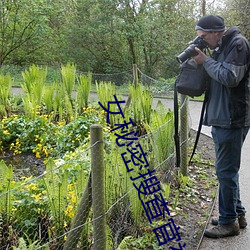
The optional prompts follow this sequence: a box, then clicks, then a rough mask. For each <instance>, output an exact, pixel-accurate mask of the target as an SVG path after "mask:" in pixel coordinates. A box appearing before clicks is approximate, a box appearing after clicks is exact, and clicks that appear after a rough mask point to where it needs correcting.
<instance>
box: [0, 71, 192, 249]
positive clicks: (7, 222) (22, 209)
mask: <svg viewBox="0 0 250 250" xmlns="http://www.w3.org/2000/svg"><path fill="white" fill-rule="evenodd" d="M139 72H140V74H141V81H142V83H144V84H146V85H150V86H152V85H153V83H156V84H159V81H156V80H154V79H152V78H150V77H148V76H146V75H145V74H143V73H142V72H141V71H139ZM131 76H132V75H131ZM105 77H106V79H107V78H108V77H110V75H109V76H105ZM95 79H96V80H97V79H98V81H106V80H104V78H102V76H101V75H96V78H95ZM109 79H111V78H109ZM149 82H150V84H149ZM161 83H162V82H161ZM169 91H172V90H171V88H170V87H169ZM185 105H187V99H185V101H184V102H183V103H182V106H181V107H180V109H182V108H183V107H184V108H185ZM173 130H174V126H173V116H172V117H170V118H169V120H168V121H167V122H166V123H164V124H162V125H161V126H159V127H158V128H157V129H154V130H152V132H150V133H148V134H146V135H143V136H141V137H136V136H134V139H133V141H132V142H133V143H132V142H131V141H128V140H122V141H123V142H120V141H119V142H118V139H117V137H116V138H115V134H116V131H113V132H112V131H111V132H110V136H111V137H112V138H111V139H109V140H107V138H101V139H96V141H95V142H93V143H92V145H91V146H89V147H88V148H86V147H84V148H81V149H78V150H77V151H76V152H75V153H74V156H76V155H77V157H74V158H70V157H68V158H67V157H66V158H65V159H61V160H52V159H48V161H47V162H46V163H45V164H44V165H43V166H42V168H43V171H44V172H43V174H40V175H38V176H35V177H34V176H30V177H23V178H21V179H19V180H18V182H19V183H20V185H19V186H17V187H16V186H15V188H12V187H13V186H14V183H15V182H16V181H17V180H16V179H15V171H13V169H12V168H11V167H10V166H7V165H6V164H5V163H4V162H3V161H2V162H1V163H0V164H1V166H0V180H1V182H0V190H1V193H0V209H1V213H0V247H1V249H53V250H54V249H55V250H57V249H64V250H67V249H98V250H102V249H108V250H111V249H120V250H122V249H136V247H135V246H134V247H133V241H135V239H137V238H138V237H140V236H142V235H145V234H147V235H148V237H150V240H149V241H150V244H152V246H155V249H158V248H159V246H162V247H163V246H164V245H165V244H167V246H168V247H170V246H172V247H173V249H182V248H181V247H183V248H184V247H185V243H184V242H183V243H180V242H181V241H180V239H181V238H180V235H179V232H178V230H179V228H178V225H175V224H174V220H173V218H172V217H171V211H169V210H168V207H167V202H166V201H164V199H162V197H163V196H162V192H164V193H166V192H167V188H168V187H169V183H171V181H172V180H173V178H174V177H175V175H176V173H177V172H176V168H175V151H174V140H173V134H174V131H173ZM120 133H121V134H122V133H123V132H122V131H120ZM135 135H136V134H135ZM128 142H130V143H128ZM182 144H185V140H184V141H182ZM97 145H99V146H101V147H102V148H101V149H100V148H99V150H101V151H103V152H105V154H104V158H103V159H102V156H101V154H100V151H99V152H97V153H94V154H95V156H94V158H91V162H92V164H93V161H95V160H96V161H95V163H94V165H95V166H94V167H96V165H98V162H100V161H102V160H103V164H104V165H103V166H102V165H101V167H100V169H99V170H97V171H96V172H95V173H98V172H100V170H103V171H104V173H103V174H104V175H103V178H104V179H103V186H102V183H100V182H99V181H97V183H96V182H95V181H94V180H93V165H92V164H91V162H90V156H91V155H93V151H91V150H93V149H94V148H95V147H96V146H97ZM121 145H122V146H121ZM76 159H77V160H76ZM96 162H97V163H96ZM27 167H28V166H27ZM100 178H102V177H100ZM98 187H99V188H100V187H101V190H102V189H104V190H103V191H104V193H105V195H104V197H103V194H102V192H101V191H98V189H97V191H95V193H93V189H95V188H98ZM99 190H100V189H99ZM98 192H99V193H98ZM93 194H95V195H93ZM103 199H104V212H101V214H99V215H98V216H96V215H95V211H94V209H95V208H97V209H98V208H100V207H102V206H103ZM165 217H166V218H165ZM162 218H163V220H161V219H162ZM103 220H105V225H103ZM145 221H147V222H146V223H145ZM162 221H164V223H165V224H164V223H163V222H162ZM98 227H100V228H101V230H100V229H99V231H98V229H96V228H98ZM96 231H97V233H96ZM126 247H128V248H126ZM174 247H175V248H174Z"/></svg>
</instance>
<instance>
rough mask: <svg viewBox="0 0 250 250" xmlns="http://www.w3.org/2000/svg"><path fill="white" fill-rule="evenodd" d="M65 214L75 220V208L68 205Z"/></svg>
mask: <svg viewBox="0 0 250 250" xmlns="http://www.w3.org/2000/svg"><path fill="white" fill-rule="evenodd" d="M64 213H65V215H68V216H69V218H73V217H74V212H73V206H72V205H68V206H67V208H66V211H64Z"/></svg>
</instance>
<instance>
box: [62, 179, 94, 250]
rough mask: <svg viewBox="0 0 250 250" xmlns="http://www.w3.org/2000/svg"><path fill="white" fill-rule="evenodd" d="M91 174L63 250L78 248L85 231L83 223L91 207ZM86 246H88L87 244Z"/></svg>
mask: <svg viewBox="0 0 250 250" xmlns="http://www.w3.org/2000/svg"><path fill="white" fill-rule="evenodd" d="M91 197H92V195H91V175H90V176H89V179H88V182H87V185H86V187H85V189H84V192H83V194H82V198H81V201H80V203H79V206H78V209H77V213H76V216H75V218H74V220H73V223H72V226H71V230H70V233H69V234H68V236H67V240H66V242H65V244H64V247H63V250H71V249H76V248H77V243H78V241H79V239H80V237H81V233H82V231H83V225H84V223H85V222H86V220H87V218H88V215H89V211H90V208H91ZM85 247H86V246H85Z"/></svg>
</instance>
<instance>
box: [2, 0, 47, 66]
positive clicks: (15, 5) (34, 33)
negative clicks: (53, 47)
mask: <svg viewBox="0 0 250 250" xmlns="http://www.w3.org/2000/svg"><path fill="white" fill-rule="evenodd" d="M41 3H42V1H38V0H37V1H36V0H35V1H29V0H7V1H1V2H0V11H1V12H0V33H1V36H0V43H1V48H0V65H2V64H3V63H4V62H5V61H6V60H7V59H9V58H11V55H13V54H14V53H17V51H18V50H19V49H20V48H22V47H23V46H24V45H25V44H26V43H28V42H29V41H34V40H35V39H36V38H37V37H38V36H39V34H41V33H43V28H44V26H43V23H44V20H45V17H46V16H45V14H46V8H44V7H43V4H41ZM40 42H41V39H40V40H39V42H38V43H37V44H34V43H33V45H34V47H32V48H29V49H28V50H27V51H26V53H32V52H33V51H34V50H36V49H37V48H39V47H41V46H42V45H41V43H40ZM17 63H18V62H17Z"/></svg>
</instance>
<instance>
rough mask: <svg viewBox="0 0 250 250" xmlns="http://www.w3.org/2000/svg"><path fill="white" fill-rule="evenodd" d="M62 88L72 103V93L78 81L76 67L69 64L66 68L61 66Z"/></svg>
mask: <svg viewBox="0 0 250 250" xmlns="http://www.w3.org/2000/svg"><path fill="white" fill-rule="evenodd" d="M61 77H62V86H63V88H64V89H65V91H66V94H67V96H68V98H69V100H70V101H71V103H72V91H73V89H74V86H75V81H76V65H74V64H72V63H67V64H66V66H61Z"/></svg>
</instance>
